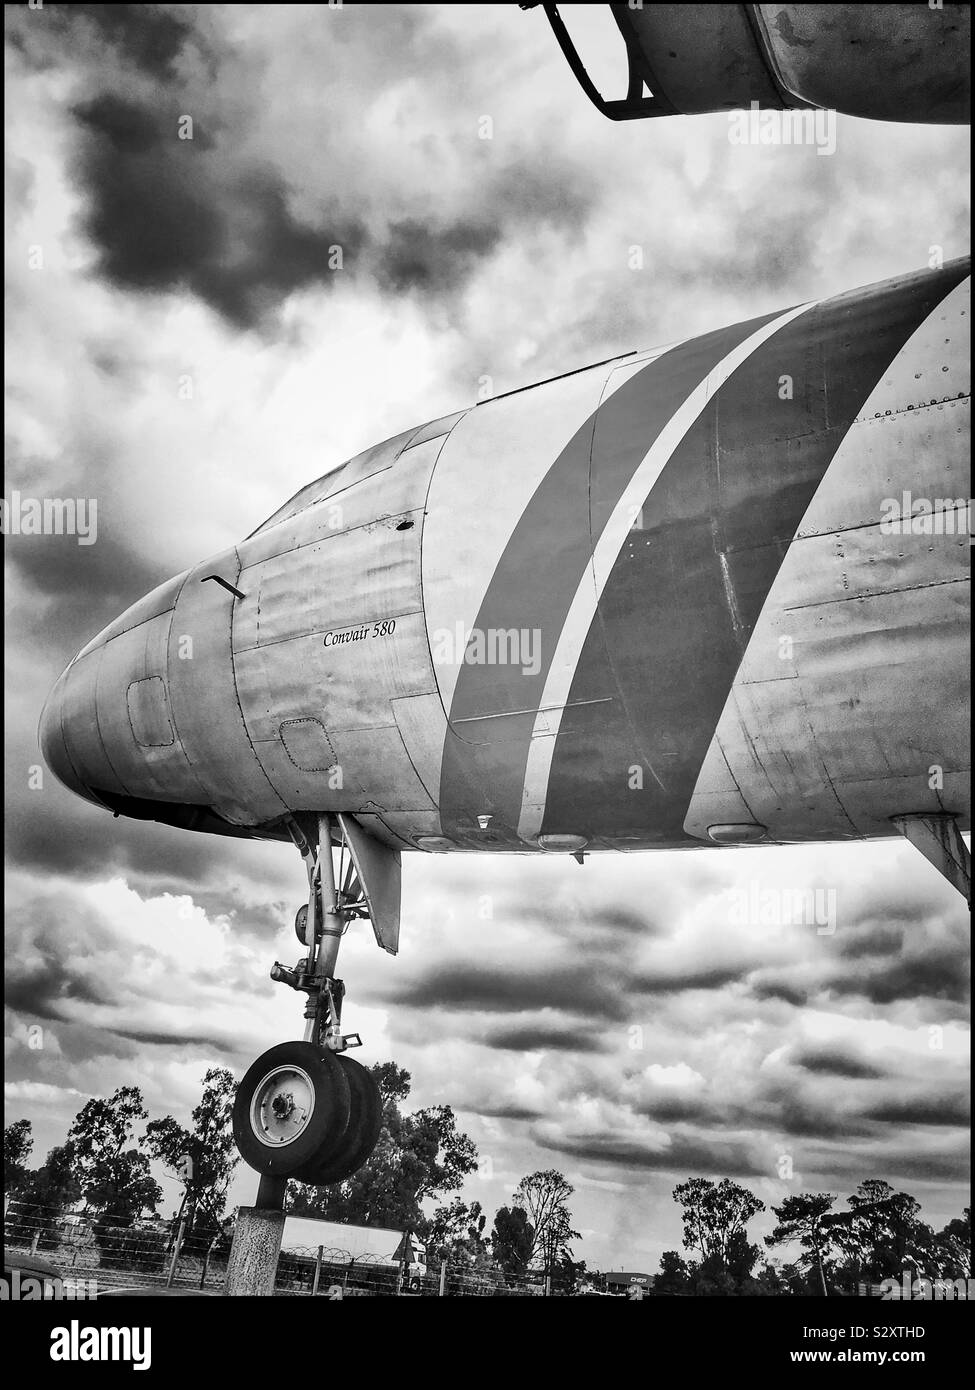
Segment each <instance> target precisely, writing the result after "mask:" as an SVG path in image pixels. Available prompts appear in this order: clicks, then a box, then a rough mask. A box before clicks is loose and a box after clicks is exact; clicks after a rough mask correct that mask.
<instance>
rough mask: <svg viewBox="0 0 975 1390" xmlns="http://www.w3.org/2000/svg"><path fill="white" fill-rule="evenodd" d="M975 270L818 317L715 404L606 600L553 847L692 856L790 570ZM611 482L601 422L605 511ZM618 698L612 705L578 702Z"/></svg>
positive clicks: (551, 793)
mask: <svg viewBox="0 0 975 1390" xmlns="http://www.w3.org/2000/svg"><path fill="white" fill-rule="evenodd" d="M964 271H965V267H964V265H962V266H957V265H955V266H951V267H946V268H945V270H944V271H942V272H936V273H930V272H928V273H924V274H921V275H917V276H913V277H906V278H905V279H904V280H903V281H901V282H900V283H896V282H895V283H894V284H891V283H890V282H888V283H887V284H885V285H879V286H874V287H870V288H869V289H867V290H865V291H863V290H860V291H856V292H853V293H852V294H848V295H842V296H839V297H838V298H836V299H832V300H828V301H825V302H823V303H821V304H820V305H819V306H818V307H817V308H815V309H813V310H811V311H810V312H808V313H806V314H803V315H801V316H800V317H799V318H798V319H796V320H795V321H794V322H793V323H791V324H789V325H788V326H787V327H786V328H784V329H783V330H782V331H781V332H780V333H778V334H776V335H775V337H774V338H772V339H771V340H770V341H769V342H768V343H767V344H766V345H765V346H764V347H762V348H761V349H760V350H759V351H758V352H756V353H755V354H753V355H752V356H751V357H750V358H749V359H748V360H747V361H746V362H745V363H744V364H743V365H742V366H741V367H740V368H739V370H738V371H737V372H736V373H735V374H734V375H733V376H732V377H731V379H730V380H729V381H728V382H727V383H726V385H725V386H724V387H723V389H722V390H721V391H720V392H719V393H718V394H717V395H716V396H714V397H713V398H712V400H711V401H710V402H709V403H708V406H707V408H706V409H705V410H704V411H703V412H702V413H701V415H700V416H699V418H698V419H697V421H696V422H695V424H694V425H693V427H692V428H691V429H690V430H689V431H688V432H687V434H686V435H685V436H684V438H683V440H682V441H681V443H680V445H679V447H678V448H677V449H676V450H675V451H674V453H673V454H672V456H671V458H670V460H669V462H668V463H667V465H666V467H665V468H664V469H663V471H662V473H661V475H660V478H659V480H658V482H657V484H656V486H655V487H654V488H653V490H652V492H651V493H650V494H649V496H648V497H647V499H646V502H645V506H644V513H643V529H642V530H640V531H634V532H633V533H632V534H631V535H630V536H628V537H627V540H626V543H625V544H624V547H623V550H622V551H621V553H620V554H619V556H618V558H617V561H616V563H615V565H614V568H613V572H612V575H611V577H610V580H609V583H608V584H607V585H606V587H605V589H604V591H603V595H602V598H601V601H600V603H599V609H598V614H597V618H596V621H594V622H593V623H592V625H591V627H590V631H589V634H588V637H587V641H586V644H585V648H584V650H583V653H582V657H581V659H580V661H579V663H578V667H577V670H576V673H575V677H574V679H573V682H572V685H571V687H570V689H569V693H568V699H567V709H566V713H565V715H564V716H563V719H562V721H561V724H560V731H559V737H558V740H557V744H556V751H555V758H554V761H553V764H552V769H551V774H550V777H549V784H548V794H547V799H546V806H545V814H544V818H543V822H542V830H543V832H548V833H579V834H583V835H588V836H590V837H592V838H595V839H598V838H600V837H602V838H604V839H606V840H610V841H612V842H613V843H616V844H618V845H620V846H625V844H627V843H632V844H633V845H634V846H640V847H650V846H653V845H668V844H680V843H687V842H689V840H690V837H689V836H688V835H687V833H686V831H685V830H684V819H685V816H686V813H687V807H688V805H689V802H690V798H691V795H692V792H693V788H694V785H695V783H696V780H697V777H698V774H699V771H700V768H701V765H702V762H703V760H704V757H705V755H706V753H707V749H708V747H709V745H710V743H711V740H712V738H713V736H714V731H715V728H716V726H717V722H718V719H719V717H720V714H721V711H722V709H723V707H724V704H725V701H726V699H727V695H728V692H729V690H730V688H731V685H732V683H733V680H734V677H735V673H736V671H737V669H738V666H739V664H740V662H741V658H742V654H743V652H744V650H745V647H746V646H747V643H748V641H749V638H750V636H751V633H752V631H753V629H754V626H755V623H756V621H757V619H758V616H759V614H760V613H761V610H762V607H763V605H764V603H765V601H766V598H767V596H768V593H769V590H770V588H771V586H772V583H773V581H774V579H775V576H776V575H777V573H778V571H779V567H780V565H781V563H782V557H783V556H784V554H785V553H786V551H787V549H788V547H789V545H790V544H791V542H792V538H793V536H794V535H795V532H796V529H797V527H798V526H799V524H800V521H801V518H802V516H803V515H804V514H805V512H806V509H807V508H808V506H809V502H810V500H811V498H812V496H813V494H814V493H815V491H816V489H817V487H818V486H819V485H820V483H821V481H822V479H823V477H824V476H825V473H826V470H827V468H828V467H829V464H830V461H831V460H832V458H833V456H834V454H835V452H836V450H837V449H838V447H839V446H840V444H841V442H842V440H843V438H844V437H845V435H846V433H847V431H848V429H849V428H850V425H851V424H852V422H853V420H854V419H855V418H856V416H857V414H858V412H859V411H860V410H861V409H862V407H863V403H864V402H865V401H866V400H867V399H868V398H869V396H870V393H871V391H872V390H873V388H874V386H875V385H876V382H877V381H878V380H879V378H880V377H881V376H882V374H883V373H884V371H885V370H886V369H887V368H888V367H889V364H890V363H891V362H892V361H893V360H894V358H895V357H896V355H897V353H898V352H899V351H900V349H901V347H902V346H903V344H904V342H905V341H906V340H907V338H908V337H909V336H910V335H911V334H912V333H913V332H914V331H915V329H916V328H917V326H918V324H919V323H921V322H922V321H923V320H924V319H925V318H926V316H927V315H928V314H929V313H931V312H932V310H933V309H934V308H935V307H936V306H937V305H938V304H939V303H940V302H941V300H942V299H943V298H944V296H945V295H946V294H947V293H948V292H949V291H950V290H951V289H952V288H953V287H954V285H955V284H956V283H957V282H958V281H959V279H960V278H961V277H962V275H963V274H964ZM786 379H788V380H789V381H790V382H791V391H789V390H788V389H785V390H784V389H783V383H784V382H785V381H786ZM614 447H615V448H616V449H619V448H620V447H621V445H620V443H619V442H617V443H616V444H615V446H614ZM602 468H603V455H602V451H601V446H600V425H599V424H597V428H596V439H595V444H594V453H593V490H594V495H595V494H596V493H597V492H598V491H599V478H600V473H601V470H602ZM607 695H612V696H613V697H615V698H614V702H613V703H612V704H604V705H602V706H592V705H586V704H583V703H582V702H583V701H587V700H592V699H595V698H600V697H605V696H607ZM594 711H598V717H596V716H595V715H594V713H593V712H594ZM634 768H636V769H637V770H638V772H639V773H640V774H641V776H638V777H634V776H633V769H634ZM641 780H642V787H641V786H640V785H639V783H640V781H641Z"/></svg>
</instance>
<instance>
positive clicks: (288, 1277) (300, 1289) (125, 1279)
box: [3, 1198, 570, 1297]
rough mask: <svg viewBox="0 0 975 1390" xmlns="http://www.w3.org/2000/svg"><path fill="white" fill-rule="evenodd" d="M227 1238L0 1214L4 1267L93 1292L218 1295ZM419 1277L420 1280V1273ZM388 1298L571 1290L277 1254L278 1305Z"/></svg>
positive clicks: (299, 1250) (437, 1266)
mask: <svg viewBox="0 0 975 1390" xmlns="http://www.w3.org/2000/svg"><path fill="white" fill-rule="evenodd" d="M231 1236H232V1230H231V1229H230V1228H229V1227H227V1228H225V1229H224V1230H222V1231H221V1232H220V1233H218V1235H217V1236H216V1237H215V1236H214V1233H213V1231H212V1230H208V1231H204V1232H202V1233H200V1232H192V1231H191V1232H190V1233H188V1234H184V1236H183V1238H182V1240H181V1241H180V1242H179V1248H178V1249H177V1248H176V1245H177V1238H178V1220H177V1217H176V1216H175V1215H174V1216H173V1217H172V1218H168V1219H167V1218H163V1217H142V1218H137V1219H136V1220H134V1221H132V1222H131V1223H130V1224H129V1225H119V1224H113V1223H112V1222H110V1221H109V1220H107V1219H106V1217H105V1216H104V1214H102V1213H100V1212H97V1211H94V1210H91V1209H89V1208H81V1209H78V1208H70V1207H68V1208H66V1207H61V1206H57V1205H54V1204H49V1203H42V1202H35V1201H32V1200H31V1199H29V1198H23V1199H21V1198H9V1199H8V1200H7V1203H6V1206H5V1210H4V1225H3V1238H4V1251H5V1259H6V1263H7V1264H8V1265H11V1266H14V1265H16V1257H17V1254H18V1253H20V1255H21V1257H23V1256H24V1255H27V1254H31V1255H41V1256H43V1257H44V1258H45V1259H47V1260H48V1261H50V1263H51V1264H52V1265H54V1266H56V1268H57V1269H58V1271H59V1273H60V1274H61V1276H62V1277H63V1278H64V1279H65V1280H94V1281H95V1282H96V1283H97V1284H98V1285H99V1286H104V1287H106V1288H108V1287H116V1288H117V1287H125V1286H127V1285H130V1284H139V1285H142V1286H146V1287H149V1286H156V1285H158V1286H159V1287H163V1286H165V1285H167V1284H171V1285H173V1286H178V1287H186V1288H190V1287H195V1288H201V1289H210V1290H215V1291H219V1290H220V1289H221V1288H222V1287H223V1283H224V1280H225V1278H226V1272H227V1258H228V1254H229V1249H230V1240H231ZM424 1269H425V1270H426V1272H425V1273H424V1272H422V1271H423V1270H424ZM337 1289H338V1290H340V1291H341V1296H342V1297H355V1296H370V1295H373V1296H389V1295H398V1294H408V1295H412V1296H416V1297H440V1296H443V1297H538V1296H541V1295H544V1294H545V1293H546V1292H549V1293H551V1294H554V1295H556V1296H557V1295H559V1294H562V1293H566V1292H569V1291H570V1288H569V1284H568V1282H567V1281H565V1280H562V1279H558V1278H553V1279H551V1280H550V1281H549V1282H548V1287H547V1288H546V1284H545V1281H544V1280H543V1279H541V1277H540V1276H537V1275H528V1276H526V1277H524V1278H519V1279H513V1278H511V1277H510V1276H506V1275H505V1274H503V1273H502V1272H501V1271H500V1270H499V1269H496V1268H494V1267H483V1268H482V1267H472V1266H470V1264H468V1263H467V1262H466V1261H464V1260H463V1259H462V1258H454V1259H445V1260H439V1261H434V1262H432V1263H431V1264H430V1265H429V1266H424V1265H422V1264H420V1263H419V1262H417V1261H413V1262H412V1263H406V1264H403V1263H402V1262H397V1261H394V1260H391V1259H389V1258H384V1257H383V1256H381V1255H377V1254H374V1253H372V1252H368V1251H367V1252H363V1253H360V1254H353V1253H352V1251H350V1250H347V1249H343V1248H341V1247H338V1246H330V1245H329V1246H326V1245H323V1246H322V1247H321V1253H320V1254H319V1248H318V1247H317V1246H315V1247H309V1246H306V1245H299V1246H293V1247H287V1248H285V1249H283V1250H282V1251H281V1255H280V1257H279V1260H278V1270H277V1279H276V1283H275V1289H274V1292H275V1294H276V1295H279V1296H282V1297H293V1296H309V1295H311V1294H312V1293H317V1294H318V1295H319V1296H326V1297H329V1296H331V1297H335V1296H337V1295H336V1290H337Z"/></svg>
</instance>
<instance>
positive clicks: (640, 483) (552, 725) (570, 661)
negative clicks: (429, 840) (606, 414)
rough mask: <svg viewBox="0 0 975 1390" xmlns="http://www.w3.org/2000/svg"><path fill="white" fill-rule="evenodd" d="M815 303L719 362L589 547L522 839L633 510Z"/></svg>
mask: <svg viewBox="0 0 975 1390" xmlns="http://www.w3.org/2000/svg"><path fill="white" fill-rule="evenodd" d="M815 302H816V301H811V302H810V303H808V304H800V305H799V306H798V308H795V309H789V310H788V312H787V313H784V314H780V315H779V317H778V318H775V319H772V320H771V321H770V322H769V323H766V324H764V325H763V326H762V327H761V328H759V329H758V330H757V331H756V332H755V333H753V334H752V335H751V337H749V338H746V339H745V340H744V342H742V343H739V344H738V346H737V347H736V348H733V349H732V351H731V352H729V353H728V355H727V357H724V358H722V360H721V361H720V362H719V363H718V364H717V366H716V367H714V368H713V369H712V370H711V371H710V372H709V373H708V375H707V376H706V377H705V378H704V380H703V381H702V382H700V383H699V384H698V385H697V386H695V388H694V390H693V391H692V392H691V394H690V395H689V396H688V397H687V399H686V400H685V401H684V402H683V404H682V405H680V406H679V407H678V409H677V410H676V411H675V412H674V414H673V415H672V416H671V418H670V420H669V421H668V422H667V424H666V425H665V426H664V428H663V429H662V430H661V432H660V434H659V435H658V436H657V438H656V439H655V440H654V442H653V444H652V445H651V447H650V449H649V450H648V451H647V453H646V455H645V456H644V458H643V459H642V461H641V462H640V464H639V466H638V467H637V469H636V471H635V473H634V474H633V476H632V478H631V479H630V481H629V483H628V485H627V487H626V490H625V491H624V493H623V495H622V497H621V498H620V500H619V502H618V503H617V504H616V506H615V507H614V509H613V511H612V513H611V514H610V516H609V518H608V520H607V522H606V525H605V526H604V527H603V531H602V534H601V535H600V537H599V539H598V540H597V541H596V543H595V545H594V547H593V555H592V561H591V564H590V565H589V566H588V567H587V569H586V572H585V574H584V575H583V577H582V580H581V581H580V583H579V586H578V588H577V589H576V592H575V596H574V598H573V600H572V604H571V606H570V608H569V611H568V613H567V615H566V619H565V623H564V624H563V627H562V631H561V634H560V636H559V640H558V645H557V646H556V649H555V654H554V656H553V658H552V664H551V666H550V667H549V672H548V677H547V679H546V681H545V689H544V691H543V692H542V698H541V700H540V702H539V706H540V707H539V712H538V714H537V715H536V717H535V724H534V727H533V729H532V738H531V742H530V744H529V746H528V763H527V766H526V768H525V786H524V791H523V793H522V807H521V817H520V819H519V822H518V834H519V836H520V837H521V839H522V840H525V841H526V842H528V843H532V842H533V841H534V840H535V839H536V837H537V836H538V834H539V832H540V830H541V827H542V821H543V818H544V815H545V801H546V798H547V796H548V783H549V776H550V774H551V770H552V759H553V757H554V754H555V742H556V739H557V737H558V733H559V729H560V727H561V724H562V712H563V710H564V709H565V705H566V702H567V700H568V698H569V691H570V689H571V688H572V682H573V679H574V678H575V673H576V667H577V666H578V663H579V658H580V657H581V655H582V649H583V647H584V645H585V642H586V638H587V636H588V635H589V629H590V627H591V626H592V622H593V619H594V617H595V616H596V610H597V608H598V606H599V600H600V598H601V597H602V593H603V590H604V589H605V587H606V584H607V581H608V580H609V576H610V574H611V572H612V569H613V566H614V565H615V563H616V560H617V557H618V556H619V553H620V551H621V550H622V548H623V546H624V544H625V543H626V538H627V536H628V535H629V533H630V530H631V529H632V526H633V523H634V521H635V519H636V517H637V516H638V515H639V512H640V509H641V507H642V506H643V505H644V504H645V502H646V500H647V497H648V496H649V495H650V492H651V491H652V489H653V487H654V484H655V483H656V481H657V479H658V478H659V477H660V474H661V473H662V472H663V470H664V468H665V467H666V465H667V463H668V462H669V460H670V458H671V457H672V455H673V454H674V452H675V450H676V449H677V448H678V446H679V445H680V443H681V441H682V440H683V439H684V436H685V435H686V434H687V432H688V431H689V430H690V428H691V426H692V425H693V424H694V422H695V421H696V420H697V418H698V417H699V416H700V414H701V413H702V411H703V410H704V408H705V406H706V405H707V403H708V401H709V400H710V399H711V397H712V396H713V395H714V393H715V392H716V391H717V390H718V389H719V388H720V387H721V386H722V385H723V384H724V383H725V382H726V381H727V380H728V378H729V377H730V376H731V375H732V373H734V372H735V371H737V369H738V368H739V367H740V366H741V365H742V363H743V362H745V361H747V360H748V358H749V357H750V356H751V355H752V353H753V352H755V351H756V349H757V348H760V347H761V346H762V344H763V343H765V342H767V341H768V339H769V338H771V337H772V336H773V334H775V333H777V332H778V331H779V329H780V328H784V327H785V326H786V324H788V323H791V322H792V320H793V319H795V318H798V317H799V315H800V314H803V313H805V312H806V311H807V310H808V309H811V308H812V307H813V305H814V303H815ZM562 828H564V829H565V830H566V831H572V830H573V829H574V827H572V826H565V827H562Z"/></svg>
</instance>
